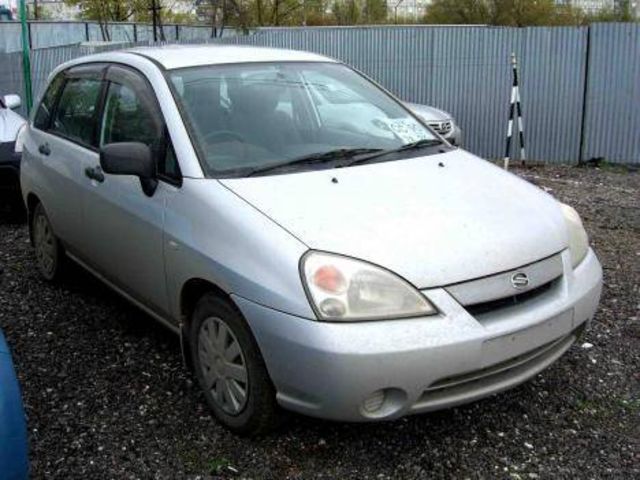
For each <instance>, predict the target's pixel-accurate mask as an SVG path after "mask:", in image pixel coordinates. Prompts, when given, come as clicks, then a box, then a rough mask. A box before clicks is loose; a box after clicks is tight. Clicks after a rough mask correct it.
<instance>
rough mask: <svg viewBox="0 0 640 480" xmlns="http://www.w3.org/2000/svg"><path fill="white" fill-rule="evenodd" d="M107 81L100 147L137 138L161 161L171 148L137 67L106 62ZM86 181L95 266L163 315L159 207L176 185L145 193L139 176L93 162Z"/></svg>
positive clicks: (162, 185)
mask: <svg viewBox="0 0 640 480" xmlns="http://www.w3.org/2000/svg"><path fill="white" fill-rule="evenodd" d="M106 80H107V87H106V94H105V98H104V107H103V109H102V117H101V119H100V128H99V130H100V132H99V136H98V137H99V146H100V147H102V146H104V145H106V144H110V143H118V142H142V143H145V144H147V145H149V146H150V147H151V149H152V152H153V153H154V156H155V157H156V159H157V161H158V163H159V164H161V165H164V164H165V161H166V158H167V152H168V151H169V152H170V154H172V152H173V150H172V149H171V146H170V142H169V141H168V136H167V134H166V128H165V125H164V122H163V119H162V115H161V112H160V109H159V107H158V103H157V100H156V97H155V93H154V92H153V90H152V89H151V86H150V85H149V84H148V82H147V81H146V79H145V78H144V77H142V75H141V74H139V73H138V72H136V71H134V70H132V69H129V68H125V67H120V66H111V67H110V68H109V69H108V71H107V74H106ZM85 182H86V196H85V202H84V212H83V220H84V223H85V226H86V229H87V232H88V235H87V237H86V238H87V244H86V249H87V250H88V258H89V259H90V261H91V262H92V264H93V266H94V268H96V269H97V270H98V271H99V272H100V273H102V274H103V275H104V276H105V277H106V278H107V280H109V281H111V282H112V283H114V284H115V285H116V286H118V287H120V288H121V289H122V290H124V291H125V292H126V293H128V294H130V295H132V296H133V297H134V298H135V299H136V300H138V301H140V302H142V303H143V304H144V305H145V306H146V307H148V308H150V309H151V310H153V311H155V312H156V313H157V314H160V315H162V316H166V314H167V312H168V310H169V309H168V296H167V288H166V279H165V269H164V250H163V242H164V210H165V205H166V203H167V200H168V199H169V198H170V197H171V196H172V195H174V194H175V193H176V192H177V189H178V187H177V186H175V185H172V184H171V183H169V182H167V181H160V182H159V185H158V188H157V189H156V191H155V192H154V193H153V195H150V196H149V195H146V194H145V193H144V191H143V189H142V187H141V184H140V179H139V178H137V177H134V176H126V175H110V174H107V173H104V172H102V171H101V170H100V167H99V164H98V162H96V163H95V165H93V170H90V171H89V172H88V176H87V177H86V178H85Z"/></svg>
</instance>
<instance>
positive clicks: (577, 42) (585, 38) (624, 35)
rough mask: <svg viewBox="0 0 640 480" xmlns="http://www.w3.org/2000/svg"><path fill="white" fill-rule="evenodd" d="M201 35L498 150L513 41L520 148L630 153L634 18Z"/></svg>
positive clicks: (74, 52) (547, 157) (40, 69)
mask: <svg viewBox="0 0 640 480" xmlns="http://www.w3.org/2000/svg"><path fill="white" fill-rule="evenodd" d="M203 40H204V41H208V42H216V43H225V44H248V45H262V46H273V47H282V48H293V49H299V50H308V51H313V52H318V53H321V54H325V55H328V56H331V57H334V58H337V59H340V60H342V61H344V62H345V63H348V64H350V65H353V66H355V67H356V68H358V69H359V70H361V71H362V72H364V73H365V74H367V75H369V76H370V77H372V78H373V79H374V80H376V81H377V82H379V83H380V84H382V85H383V86H384V87H386V88H387V89H389V90H390V91H391V92H393V93H394V94H396V95H397V96H398V97H400V98H401V99H403V100H407V101H411V102H416V103H424V104H428V105H433V106H436V107H439V108H442V109H444V110H447V111H450V112H451V113H452V114H453V115H454V116H455V117H456V119H457V120H458V122H459V123H460V125H461V126H462V128H463V131H464V134H465V148H467V149H468V150H470V151H472V152H474V153H476V154H478V155H480V156H482V157H485V158H499V157H501V156H502V155H503V154H504V143H505V135H506V125H507V118H508V113H509V101H510V92H511V67H510V56H511V53H512V52H513V53H516V55H517V57H518V59H519V63H520V66H521V71H520V73H521V86H520V88H521V96H522V102H523V109H524V118H525V128H526V137H527V148H528V152H527V153H528V156H529V157H530V158H531V159H533V160H541V161H546V162H550V163H578V162H579V161H581V160H582V161H585V160H589V159H592V158H604V159H606V160H607V161H610V162H614V163H626V164H629V163H633V164H640V134H639V132H640V25H638V24H597V25H593V26H591V27H530V28H503V27H426V26H411V27H409V26H406V27H404V26H403V27H395V26H393V27H391V26H389V27H319V28H265V29H260V30H259V31H258V32H257V33H255V34H253V35H246V36H245V35H240V36H230V37H227V38H221V39H203ZM182 41H187V40H186V39H184V40H182ZM110 48H115V47H110ZM86 53H88V49H87V48H86V47H82V46H70V47H61V48H49V49H43V50H35V51H33V52H32V71H33V80H34V81H33V83H34V90H35V92H36V93H37V92H38V90H39V89H41V88H42V86H43V85H44V82H45V80H46V77H47V75H48V74H49V72H50V71H51V70H52V69H53V68H54V67H55V65H57V64H59V63H61V62H63V61H66V60H68V59H71V58H74V57H77V56H79V55H83V54H86ZM0 62H1V63H0V64H1V65H3V69H2V70H1V71H0V89H1V90H2V91H4V92H11V91H17V92H20V91H22V74H21V58H20V55H19V54H17V53H13V54H5V55H2V54H0ZM5 65H6V68H5Z"/></svg>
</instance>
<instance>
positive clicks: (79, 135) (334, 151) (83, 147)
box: [21, 46, 602, 434]
mask: <svg viewBox="0 0 640 480" xmlns="http://www.w3.org/2000/svg"><path fill="white" fill-rule="evenodd" d="M344 105H348V106H349V107H350V108H351V109H352V110H353V111H354V112H356V113H357V114H354V116H353V119H350V118H349V117H345V116H344V113H340V114H339V115H340V117H339V118H336V117H335V115H336V112H344V108H342V106H344ZM364 111H366V112H370V114H369V117H368V118H365V119H363V116H362V114H361V113H360V112H364ZM21 179H22V191H23V195H24V201H25V202H26V205H27V207H28V211H29V216H30V227H31V230H30V231H31V238H32V241H33V245H34V249H35V254H36V259H37V265H38V268H39V270H40V272H41V274H42V275H43V276H44V278H46V279H48V280H54V279H56V278H58V277H59V276H60V275H61V274H62V273H63V271H64V266H65V262H66V261H67V260H68V258H71V259H73V260H74V261H76V262H77V263H79V264H80V265H82V266H84V267H85V268H86V269H87V270H89V271H91V272H92V273H94V274H95V275H96V276H97V277H98V278H100V279H102V280H103V281H104V282H106V283H107V284H108V285H110V286H111V287H113V288H114V289H115V290H116V291H117V292H119V293H121V294H122V295H123V296H125V297H126V298H127V299H129V300H131V302H133V303H134V304H135V305H137V306H139V307H140V308H141V309H142V310H144V311H145V312H147V313H148V314H150V315H151V316H153V317H155V318H156V319H157V320H158V321H160V322H161V323H162V324H164V325H166V326H167V327H169V328H170V329H172V330H174V331H175V332H176V333H179V334H180V336H181V340H182V345H183V352H184V358H185V361H186V363H187V364H188V365H189V367H190V368H192V369H193V371H194V373H195V376H196V377H197V379H198V381H199V383H200V385H201V386H202V389H203V391H204V396H205V398H206V401H207V403H208V404H209V405H210V407H211V409H212V410H213V413H214V414H215V416H216V417H217V418H218V419H219V420H220V421H221V422H222V423H223V424H224V425H226V426H227V427H229V428H230V429H232V430H234V431H236V432H239V433H244V434H255V433H259V432H262V431H264V430H265V429H267V428H269V427H270V426H272V425H273V424H274V423H275V422H276V421H277V419H278V417H279V408H280V407H283V408H285V409H289V410H293V411H296V412H300V413H303V414H307V415H312V416H316V417H322V418H328V419H334V420H342V421H373V420H389V419H396V418H399V417H402V416H404V415H408V414H415V413H422V412H428V411H431V410H436V409H440V408H446V407H451V406H454V405H458V404H461V403H464V402H469V401H472V400H476V399H479V398H482V397H486V396H487V395H491V394H494V393H497V392H500V391H503V390H506V389H508V388H511V387H513V386H515V385H517V384H519V383H521V382H523V381H525V380H527V379H529V378H531V377H533V376H535V375H536V374H537V373H539V372H540V371H542V370H543V369H544V368H546V367H547V366H549V365H550V364H552V363H553V362H554V361H555V360H557V359H558V358H559V357H560V356H561V355H562V354H563V353H564V352H566V351H567V350H568V349H569V347H571V345H572V344H573V343H574V342H575V341H576V339H577V338H578V337H579V336H580V335H581V334H582V332H583V331H584V330H585V328H586V327H587V325H588V323H589V321H590V320H591V318H592V317H593V315H594V312H595V310H596V307H597V305H598V301H599V297H600V291H601V285H602V271H601V267H600V264H599V263H598V260H597V258H596V256H595V254H594V253H593V251H592V250H591V249H590V248H589V244H588V240H587V235H586V233H585V230H584V228H583V226H582V223H581V221H580V218H579V216H578V214H577V213H576V212H575V210H573V209H572V208H571V207H569V206H566V205H562V204H560V203H558V202H557V201H556V200H554V199H553V198H552V197H551V196H550V195H548V194H547V193H545V192H543V191H541V190H539V189H538V188H536V187H535V186H533V185H531V184H530V183H527V182H526V181H524V180H521V179H519V178H517V177H516V176H514V175H512V174H510V173H507V172H505V171H503V170H501V169H498V168H497V167H495V166H493V165H491V164H490V163H488V162H485V161H483V160H481V159H479V158H477V157H475V156H473V155H471V154H470V153H467V152H465V151H463V150H460V149H456V148H454V147H452V146H451V145H450V144H449V143H448V142H445V141H443V139H442V138H441V137H440V136H439V135H438V134H437V133H435V132H434V131H433V130H431V129H430V128H429V127H428V126H427V125H426V124H425V123H424V122H423V121H422V120H420V119H419V117H417V116H416V115H414V114H413V113H412V112H411V111H409V110H408V109H407V108H406V107H405V106H404V105H403V104H402V103H401V102H400V101H398V100H397V99H396V98H394V97H393V96H392V95H390V94H389V93H388V92H386V91H384V90H382V89H381V88H380V87H378V86H376V85H375V84H373V83H372V82H371V81H370V80H368V79H367V78H366V77H364V76H363V75H362V74H360V73H358V72H356V71H354V70H353V69H351V68H350V67H348V66H346V65H344V64H341V63H339V62H337V61H334V60H331V59H329V58H325V57H323V56H319V55H315V54H312V53H304V52H295V51H287V50H277V49H265V48H252V47H251V48H250V47H235V46H214V47H211V46H203V47H176V46H173V47H163V48H139V49H133V50H129V51H123V52H115V53H103V54H97V55H93V56H90V57H85V58H81V59H77V60H73V61H71V62H69V63H66V64H64V65H62V66H60V67H59V68H57V69H56V70H55V71H54V72H53V74H52V75H51V78H50V82H49V86H48V88H47V89H46V92H45V93H44V95H43V97H42V99H41V100H40V101H39V102H38V104H37V108H36V109H35V112H34V114H33V115H32V118H31V119H30V122H29V126H28V130H27V133H26V135H25V138H24V146H23V165H22V170H21Z"/></svg>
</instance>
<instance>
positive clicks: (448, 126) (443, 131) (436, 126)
mask: <svg viewBox="0 0 640 480" xmlns="http://www.w3.org/2000/svg"><path fill="white" fill-rule="evenodd" d="M429 126H430V127H431V128H432V129H433V130H435V131H436V133H439V134H440V135H447V134H448V133H450V132H451V130H452V129H453V123H452V122H451V120H445V121H443V122H429Z"/></svg>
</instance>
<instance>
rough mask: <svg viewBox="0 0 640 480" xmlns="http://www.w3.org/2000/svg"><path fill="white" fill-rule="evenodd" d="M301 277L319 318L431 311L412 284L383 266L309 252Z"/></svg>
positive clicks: (402, 315) (404, 315)
mask: <svg viewBox="0 0 640 480" xmlns="http://www.w3.org/2000/svg"><path fill="white" fill-rule="evenodd" d="M301 270H302V277H303V278H302V281H303V283H304V284H305V286H306V289H307V292H308V293H309V297H310V298H309V300H310V302H311V304H312V306H313V307H314V310H315V311H316V314H317V315H318V318H320V319H321V320H333V321H352V320H379V319H387V318H407V317H417V316H424V315H433V314H435V313H436V312H437V311H436V309H435V308H434V307H433V305H431V303H429V301H428V300H427V299H426V298H425V297H424V296H423V295H422V294H421V293H420V292H419V291H418V290H416V289H415V288H414V287H413V286H412V285H410V284H409V283H408V282H406V281H405V280H403V279H401V278H400V277H398V276H397V275H394V274H393V273H391V272H389V271H387V270H384V269H383V268H380V267H377V266H375V265H371V264H370V263H366V262H363V261H360V260H355V259H353V258H348V257H343V256H341V255H335V254H329V253H323V252H309V253H307V254H306V255H305V256H304V257H303V258H302V269H301Z"/></svg>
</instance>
